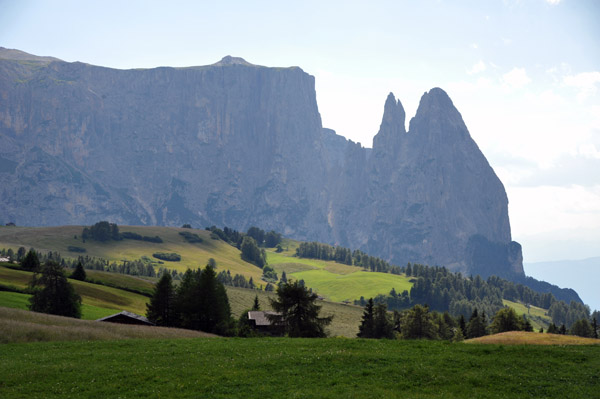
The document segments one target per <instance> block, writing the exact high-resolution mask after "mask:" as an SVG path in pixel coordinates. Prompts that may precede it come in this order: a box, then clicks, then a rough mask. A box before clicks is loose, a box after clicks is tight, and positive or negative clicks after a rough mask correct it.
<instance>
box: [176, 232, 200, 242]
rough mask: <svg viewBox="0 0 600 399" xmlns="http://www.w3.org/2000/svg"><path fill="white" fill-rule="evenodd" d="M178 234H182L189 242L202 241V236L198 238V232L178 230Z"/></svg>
mask: <svg viewBox="0 0 600 399" xmlns="http://www.w3.org/2000/svg"><path fill="white" fill-rule="evenodd" d="M179 235H180V236H182V237H183V238H184V239H185V240H186V241H187V242H189V243H190V244H194V243H201V242H202V238H200V236H199V235H198V234H194V233H190V232H189V231H180V232H179Z"/></svg>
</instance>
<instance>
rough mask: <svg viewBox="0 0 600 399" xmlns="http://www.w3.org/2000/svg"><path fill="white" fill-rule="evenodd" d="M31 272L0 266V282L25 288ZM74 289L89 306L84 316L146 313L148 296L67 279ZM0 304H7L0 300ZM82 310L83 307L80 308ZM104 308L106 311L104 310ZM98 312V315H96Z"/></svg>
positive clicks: (83, 302) (84, 303)
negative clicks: (126, 312) (122, 311)
mask: <svg viewBox="0 0 600 399" xmlns="http://www.w3.org/2000/svg"><path fill="white" fill-rule="evenodd" d="M31 276H32V273H31V272H26V271H22V270H13V269H9V268H7V267H2V266H0V284H2V285H5V286H13V287H15V288H17V289H25V288H27V285H28V284H29V282H30V281H31ZM69 282H70V283H71V284H72V285H73V287H74V288H75V291H76V292H77V293H78V294H79V295H80V296H81V302H82V304H83V305H87V306H91V307H93V308H89V309H88V310H89V312H88V313H84V315H85V316H87V317H86V318H90V319H91V318H99V317H103V316H107V315H109V314H113V313H117V312H120V311H121V310H128V311H130V312H133V313H137V314H145V313H146V302H147V301H148V297H146V296H143V295H140V294H137V293H134V292H129V291H125V290H121V289H118V288H113V287H107V286H103V285H98V284H92V283H88V282H83V281H78V280H72V279H69ZM0 306H7V305H4V304H2V302H0ZM82 310H83V309H82ZM105 310H106V311H105ZM98 314H100V316H98V317H95V316H97V315H98Z"/></svg>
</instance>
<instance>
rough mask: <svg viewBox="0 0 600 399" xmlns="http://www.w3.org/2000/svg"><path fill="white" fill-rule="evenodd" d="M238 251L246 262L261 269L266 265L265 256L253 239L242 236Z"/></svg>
mask: <svg viewBox="0 0 600 399" xmlns="http://www.w3.org/2000/svg"><path fill="white" fill-rule="evenodd" d="M240 250H241V251H242V255H241V256H242V259H243V260H245V261H246V262H250V263H254V264H255V265H256V266H258V267H260V268H261V269H262V268H263V266H264V265H266V264H267V261H266V254H265V252H264V251H261V250H260V248H258V245H257V244H256V241H255V240H254V238H252V237H250V236H244V238H243V239H242V245H241V247H240Z"/></svg>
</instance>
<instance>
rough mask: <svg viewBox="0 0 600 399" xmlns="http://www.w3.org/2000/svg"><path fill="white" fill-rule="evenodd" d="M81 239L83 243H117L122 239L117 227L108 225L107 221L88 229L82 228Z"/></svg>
mask: <svg viewBox="0 0 600 399" xmlns="http://www.w3.org/2000/svg"><path fill="white" fill-rule="evenodd" d="M81 238H82V239H83V242H85V240H88V239H90V240H96V241H110V240H116V241H119V240H122V239H123V238H122V237H121V235H120V234H119V227H118V226H117V224H116V223H109V222H107V221H102V222H98V223H96V224H94V225H93V226H90V227H89V228H88V227H84V228H83V231H82V233H81Z"/></svg>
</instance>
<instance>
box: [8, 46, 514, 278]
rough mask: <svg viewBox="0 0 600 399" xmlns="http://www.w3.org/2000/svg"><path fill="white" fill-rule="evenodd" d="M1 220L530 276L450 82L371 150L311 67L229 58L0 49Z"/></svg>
mask: <svg viewBox="0 0 600 399" xmlns="http://www.w3.org/2000/svg"><path fill="white" fill-rule="evenodd" d="M0 93H2V101H0V141H1V142H2V146H0V215H1V217H2V218H3V219H4V220H0V222H3V223H7V222H15V223H16V224H17V225H25V226H39V225H43V226H50V225H59V224H92V223H94V222H96V221H98V220H109V221H111V222H115V223H118V224H120V225H121V224H130V225H164V226H181V225H182V224H184V223H191V224H192V225H195V226H207V225H218V226H230V227H233V228H236V229H239V230H246V229H247V228H248V227H250V226H252V225H255V226H261V227H262V228H264V229H267V230H270V229H273V230H276V231H279V232H282V233H283V234H285V235H286V236H288V237H293V238H296V239H300V240H309V241H313V240H314V241H320V242H325V243H330V244H339V245H343V246H346V247H351V248H356V249H360V250H362V251H364V252H367V253H369V254H371V255H374V256H379V257H382V258H384V259H386V260H388V261H391V262H393V263H395V264H399V265H405V264H406V263H407V262H416V263H422V264H429V265H440V266H446V267H448V268H450V269H451V270H454V271H461V272H463V273H465V274H480V275H482V276H484V277H487V276H489V275H500V276H504V277H509V278H510V277H513V276H522V275H523V268H522V256H521V246H520V245H519V244H518V243H516V242H513V241H512V238H511V231H510V223H509V217H508V198H507V196H506V192H505V190H504V187H503V185H502V182H501V181H500V180H499V178H498V177H497V175H496V174H495V172H494V171H493V169H492V168H491V167H490V165H489V163H488V162H487V160H486V158H485V156H484V155H483V154H482V152H481V151H480V149H479V147H478V146H477V144H476V143H475V142H474V141H473V139H472V138H471V136H470V134H469V131H468V129H467V127H466V125H465V123H464V121H463V119H462V116H461V114H460V113H459V111H458V110H457V109H456V108H455V106H454V104H453V102H452V100H451V99H450V97H449V96H448V94H447V93H446V92H445V91H443V90H442V89H440V88H433V89H431V90H429V91H428V92H426V93H424V94H423V96H422V98H421V101H420V104H419V107H418V110H417V112H416V115H415V116H414V117H413V118H412V119H410V122H409V124H408V125H409V128H408V129H407V128H406V122H407V121H406V115H405V112H404V108H403V106H402V104H401V103H400V101H398V100H396V98H395V97H394V95H393V94H391V93H390V95H389V96H388V97H387V99H383V98H382V104H383V103H384V100H385V104H384V107H383V116H382V122H381V126H380V129H379V132H378V133H377V135H376V136H375V137H374V139H373V148H372V149H367V148H365V147H363V146H362V145H360V144H357V143H353V142H351V141H349V140H346V139H345V138H343V137H342V136H339V135H337V134H335V132H333V131H331V130H324V129H323V126H322V123H321V117H320V114H319V110H318V107H317V101H316V92H315V79H314V77H313V76H311V75H309V74H307V73H305V72H304V71H303V70H302V69H300V68H298V67H290V68H270V67H263V66H258V65H252V64H251V63H248V62H246V61H245V60H243V59H241V58H236V57H230V56H228V57H225V58H224V59H223V60H221V61H220V62H217V63H216V64H213V65H207V66H199V67H189V68H168V67H161V68H152V69H136V70H117V69H110V68H103V67H98V66H93V65H89V64H84V63H80V62H73V63H69V62H64V61H60V60H57V59H53V58H48V57H38V56H34V55H30V54H26V53H24V52H21V51H18V50H8V49H0Z"/></svg>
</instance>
